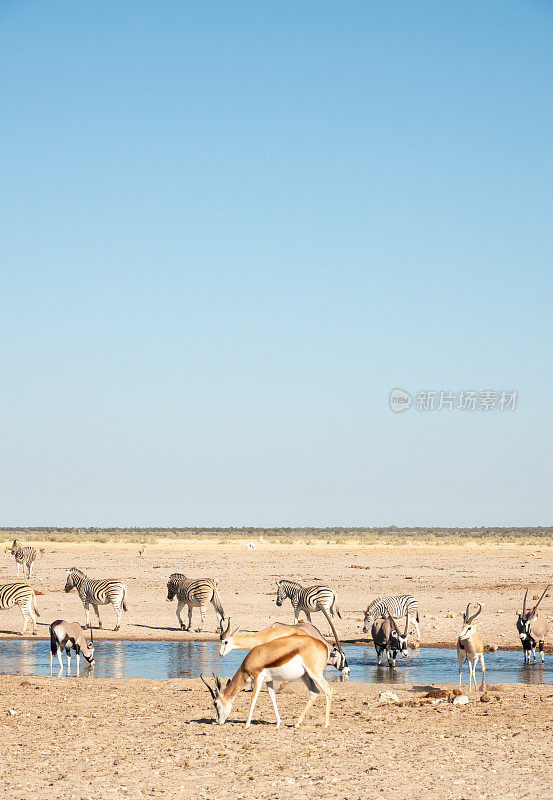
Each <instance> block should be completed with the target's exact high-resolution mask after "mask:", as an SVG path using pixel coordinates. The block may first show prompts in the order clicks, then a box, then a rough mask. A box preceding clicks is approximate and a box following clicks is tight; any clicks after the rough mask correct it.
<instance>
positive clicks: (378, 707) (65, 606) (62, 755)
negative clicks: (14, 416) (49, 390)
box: [0, 540, 553, 800]
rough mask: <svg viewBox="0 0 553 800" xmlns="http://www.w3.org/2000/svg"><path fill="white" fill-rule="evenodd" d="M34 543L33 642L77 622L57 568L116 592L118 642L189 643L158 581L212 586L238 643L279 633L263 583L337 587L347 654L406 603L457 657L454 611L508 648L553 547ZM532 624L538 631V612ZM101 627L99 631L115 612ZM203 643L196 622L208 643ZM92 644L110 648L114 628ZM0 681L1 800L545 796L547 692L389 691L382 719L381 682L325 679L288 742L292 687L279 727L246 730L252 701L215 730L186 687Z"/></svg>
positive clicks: (7, 622)
mask: <svg viewBox="0 0 553 800" xmlns="http://www.w3.org/2000/svg"><path fill="white" fill-rule="evenodd" d="M42 546H43V547H45V549H46V553H45V555H44V557H43V558H41V559H39V560H38V561H37V563H36V577H33V580H32V584H33V586H34V587H35V588H36V589H37V590H38V591H39V592H41V593H42V594H41V595H40V596H39V597H38V601H39V608H40V612H41V617H40V622H41V625H40V627H39V635H40V636H46V635H47V632H48V630H47V624H48V623H49V622H50V621H52V619H54V618H56V617H58V616H64V617H65V618H68V619H76V620H80V621H82V620H83V618H84V614H83V609H82V605H81V603H80V600H79V598H78V597H77V595H76V594H75V592H72V593H71V594H70V595H66V594H64V593H63V585H64V582H65V569H66V568H67V567H69V566H73V565H74V566H77V567H79V568H81V569H83V570H84V571H86V572H87V573H89V574H90V575H91V576H94V577H109V576H118V577H121V578H123V579H124V580H125V581H126V583H127V585H128V592H129V597H128V600H129V611H128V613H127V614H125V615H124V616H123V625H122V628H121V631H120V635H121V638H140V639H144V638H162V639H165V638H181V637H185V638H186V637H191V636H197V634H187V633H181V632H180V631H177V630H176V617H175V604H172V605H169V604H168V603H167V602H166V601H165V583H166V580H167V577H168V576H169V574H170V573H171V572H173V571H181V572H185V573H186V574H188V575H190V576H200V575H209V576H214V577H215V576H216V577H218V578H219V586H220V592H221V597H222V600H223V604H224V607H225V609H226V611H227V614H230V615H231V617H232V618H233V624H241V625H242V626H243V627H244V629H246V630H251V629H256V628H260V627H262V626H264V625H267V624H269V623H271V622H272V621H274V620H283V621H284V620H287V621H288V620H290V619H291V616H292V609H291V606H290V605H287V606H283V607H282V608H280V609H277V608H276V606H275V603H274V599H275V598H274V592H275V581H276V580H277V579H278V578H281V577H291V578H295V579H297V580H300V581H301V582H303V583H306V584H307V583H311V582H316V581H321V580H322V581H325V582H326V583H328V584H330V585H331V586H332V587H334V588H335V589H336V591H337V593H338V598H339V604H340V607H341V610H342V614H343V619H342V620H337V623H338V631H339V632H340V634H341V636H342V637H343V638H344V640H352V641H355V640H358V639H360V638H361V639H362V638H364V637H363V634H362V632H361V627H362V611H363V608H364V606H365V605H366V603H367V600H368V599H370V598H371V597H374V596H378V595H382V594H387V593H397V592H404V591H407V592H412V593H413V594H414V595H416V596H417V598H418V599H419V602H420V607H421V633H422V643H423V644H444V643H447V644H453V643H454V641H455V637H456V633H457V631H458V629H459V622H460V612H461V611H462V610H463V609H464V608H465V606H466V603H467V602H468V601H469V600H478V601H480V602H481V603H482V604H483V606H484V611H483V613H482V626H481V629H482V634H483V637H484V639H485V641H487V642H488V643H490V642H493V643H496V644H498V645H500V646H505V647H512V646H514V645H516V643H517V641H516V635H515V629H514V620H515V611H516V609H517V608H518V607H519V606H520V603H521V599H522V594H523V587H525V586H529V587H530V596H532V595H533V594H537V593H538V592H540V593H541V591H542V590H543V588H544V587H545V584H546V583H547V582H548V580H551V578H552V574H553V570H552V556H553V549H552V548H551V547H550V546H548V545H546V544H543V545H541V546H537V545H533V546H532V549H531V550H530V549H529V548H528V547H525V546H522V545H510V544H505V545H493V546H484V545H479V544H466V545H463V546H449V545H439V546H438V545H437V546H431V547H430V546H417V545H413V544H411V545H405V546H388V547H382V546H357V545H326V544H320V545H305V544H301V543H297V544H295V545H289V544H288V545H282V544H275V545H271V544H263V543H258V544H257V546H256V549H255V550H254V551H248V550H246V549H245V548H244V543H243V542H226V543H224V544H218V543H217V542H213V541H198V542H195V541H188V540H184V541H165V542H160V543H159V544H158V545H155V546H152V547H149V548H148V549H147V551H146V554H145V555H144V556H143V557H140V556H139V555H138V547H139V546H138V545H121V544H117V545H115V544H110V543H107V544H86V545H83V544H58V543H51V542H46V543H44V544H43V545H42ZM532 553H534V555H532ZM358 567H369V569H359V568H358ZM14 577H15V568H14V563H13V560H12V559H11V558H10V557H9V556H7V555H5V556H4V557H3V558H2V559H0V582H6V581H11V580H13V579H14ZM545 602H546V601H544V606H545ZM546 610H547V611H548V615H549V617H550V619H551V617H553V613H552V612H553V603H552V602H551V601H550V600H548V601H547V606H546ZM101 613H102V617H103V620H104V622H105V624H106V625H107V627H108V628H109V629H111V628H113V625H114V614H113V611H112V609H111V608H108V609H106V608H103V609H101ZM197 613H198V612H197V611H195V615H196V614H197ZM0 620H1V624H0V629H1V631H2V636H3V637H4V638H8V637H9V638H11V637H12V636H15V635H16V634H15V633H13V632H14V631H19V630H20V626H21V616H20V614H19V612H18V611H8V612H2V613H1V616H0ZM196 620H197V617H196V616H195V617H194V620H193V622H196ZM321 627H322V628H323V630H324V629H325V627H324V624H323V622H322V621H321ZM214 631H215V617H214V614H213V611H212V610H211V609H210V610H208V618H207V625H206V634H205V637H206V638H212V637H213V636H214ZM104 635H106V636H110V637H111V636H114V634H113V632H112V631H111V630H110V631H106V632H105V634H104ZM115 635H117V634H115ZM0 647H1V644H0ZM521 658H522V656H521ZM223 663H224V662H223ZM222 671H223V672H224V669H223V670H222ZM1 681H2V683H1V685H2V691H1V693H0V789H1V791H0V796H1V797H2V799H3V800H4V799H5V800H38V799H39V798H40V799H41V798H51V797H57V798H59V800H65V798H67V799H69V798H71V800H75V799H76V800H107V799H108V798H117V799H119V798H142V797H156V796H159V797H164V798H178V799H179V800H188V798H197V797H198V798H203V799H204V800H223V799H225V798H229V800H239V799H241V798H243V799H244V800H246V799H247V800H281V798H282V800H284V799H285V798H294V799H295V798H298V797H299V798H302V797H303V798H310V799H311V798H320V799H321V800H325V799H326V798H329V799H330V798H332V800H371V798H379V797H383V796H389V795H392V796H394V797H395V798H398V800H403V799H404V798H405V799H406V798H412V797H417V796H424V797H427V798H444V799H449V798H455V800H463V799H464V800H469V799H470V800H477V799H478V798H482V799H484V798H490V799H492V798H502V800H510V798H517V800H521V798H530V797H535V796H539V797H541V798H545V799H547V798H553V778H552V776H553V686H551V685H547V684H546V685H532V686H517V685H506V686H497V687H489V688H490V690H489V696H490V698H491V699H490V702H488V703H482V702H481V701H480V692H476V693H473V695H472V696H471V700H470V703H469V704H468V705H467V706H464V707H459V706H453V705H451V704H450V703H448V702H443V703H440V704H438V705H432V704H431V703H430V702H429V701H423V700H422V696H423V694H424V692H425V691H426V690H427V688H428V687H408V686H405V685H402V686H401V687H398V686H393V687H391V688H392V689H393V691H394V692H396V693H397V694H398V696H399V699H400V703H399V704H392V705H382V704H381V703H379V701H378V693H379V692H380V691H382V690H383V689H386V688H387V687H386V686H382V685H379V686H376V685H368V684H351V683H349V684H348V683H341V684H340V683H338V684H333V688H334V700H333V706H332V712H331V727H330V728H329V729H323V728H322V727H321V725H320V723H321V721H322V718H323V704H322V701H321V700H319V701H318V702H317V703H316V704H315V706H314V708H313V709H312V711H311V713H310V714H309V715H308V717H307V718H306V721H305V723H304V725H303V726H302V727H301V728H300V729H298V730H295V729H294V728H293V727H292V722H293V721H294V719H295V717H296V716H297V714H298V712H299V710H300V709H301V707H302V705H303V703H304V702H305V696H306V692H305V689H304V687H303V685H302V684H294V685H292V686H287V687H286V688H285V689H284V691H283V693H282V694H280V695H279V697H278V703H279V708H280V712H281V716H282V718H283V723H284V726H283V728H281V730H279V731H277V730H276V729H275V726H274V724H273V723H274V720H273V712H272V708H271V705H270V702H269V698H268V696H267V695H266V693H264V692H263V693H262V695H261V696H260V699H259V701H258V705H257V707H256V714H255V717H256V719H255V724H254V725H252V727H251V729H250V730H249V731H246V730H244V727H243V723H244V720H245V715H246V713H247V708H248V706H249V701H250V695H249V693H246V692H243V693H242V694H240V695H239V696H238V698H237V700H236V702H235V705H234V709H233V713H232V715H231V718H230V721H229V722H227V724H225V725H224V726H222V727H219V726H217V725H215V724H214V722H213V716H214V715H213V709H212V705H211V699H210V697H209V695H208V693H207V690H206V689H205V688H204V686H203V685H202V684H201V683H200V681H199V680H184V679H175V680H165V681H164V680H134V681H131V680H113V679H90V678H89V677H86V676H85V677H83V678H81V679H79V680H76V679H75V678H69V679H68V678H52V679H50V678H25V677H17V676H5V675H2V676H1Z"/></svg>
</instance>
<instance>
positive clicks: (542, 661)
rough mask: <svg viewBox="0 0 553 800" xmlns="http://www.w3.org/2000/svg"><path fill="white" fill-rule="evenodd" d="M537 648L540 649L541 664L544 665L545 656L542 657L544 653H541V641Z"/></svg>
mask: <svg viewBox="0 0 553 800" xmlns="http://www.w3.org/2000/svg"><path fill="white" fill-rule="evenodd" d="M539 648H540V656H541V663H542V664H544V663H545V656H544V652H543V641H541V642H540V643H539Z"/></svg>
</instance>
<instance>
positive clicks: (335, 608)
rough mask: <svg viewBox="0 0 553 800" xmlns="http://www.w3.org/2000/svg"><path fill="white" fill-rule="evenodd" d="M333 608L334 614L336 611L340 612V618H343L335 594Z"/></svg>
mask: <svg viewBox="0 0 553 800" xmlns="http://www.w3.org/2000/svg"><path fill="white" fill-rule="evenodd" d="M331 610H332V613H333V614H334V613H336V614H338V616H339V617H340V619H342V615H341V614H340V609H339V608H338V600H337V599H336V596H334V601H333V603H332V609H331Z"/></svg>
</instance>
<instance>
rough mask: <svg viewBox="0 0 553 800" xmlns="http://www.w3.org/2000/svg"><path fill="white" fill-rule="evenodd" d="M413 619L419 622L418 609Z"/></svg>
mask: <svg viewBox="0 0 553 800" xmlns="http://www.w3.org/2000/svg"><path fill="white" fill-rule="evenodd" d="M415 619H416V620H417V622H420V619H419V609H418V608H417V614H416V616H415Z"/></svg>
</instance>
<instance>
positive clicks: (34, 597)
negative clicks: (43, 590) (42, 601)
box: [31, 592, 40, 617]
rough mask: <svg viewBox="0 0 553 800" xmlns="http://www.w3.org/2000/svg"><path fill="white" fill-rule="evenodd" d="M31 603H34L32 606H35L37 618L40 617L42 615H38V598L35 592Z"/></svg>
mask: <svg viewBox="0 0 553 800" xmlns="http://www.w3.org/2000/svg"><path fill="white" fill-rule="evenodd" d="M31 603H32V606H33V611H34V612H35V614H36V615H37V617H40V614H39V613H38V608H37V605H36V596H35V593H34V592H33V596H32V600H31Z"/></svg>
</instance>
